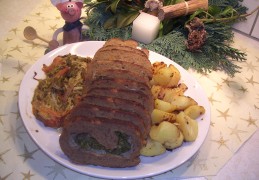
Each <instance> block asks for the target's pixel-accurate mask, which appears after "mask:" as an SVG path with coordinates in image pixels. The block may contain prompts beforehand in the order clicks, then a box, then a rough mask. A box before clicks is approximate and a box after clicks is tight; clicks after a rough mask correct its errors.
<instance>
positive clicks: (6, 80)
mask: <svg viewBox="0 0 259 180" xmlns="http://www.w3.org/2000/svg"><path fill="white" fill-rule="evenodd" d="M9 79H10V77H2V79H1V80H0V81H2V82H3V83H5V82H8V81H9Z"/></svg>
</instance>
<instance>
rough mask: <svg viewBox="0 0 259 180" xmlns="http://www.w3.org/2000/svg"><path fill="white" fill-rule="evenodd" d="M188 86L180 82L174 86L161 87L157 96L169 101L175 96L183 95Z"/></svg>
mask: <svg viewBox="0 0 259 180" xmlns="http://www.w3.org/2000/svg"><path fill="white" fill-rule="evenodd" d="M187 89H188V87H187V86H186V85H185V84H184V83H181V84H179V85H178V86H177V87H176V88H161V89H160V92H159V93H158V98H160V99H163V100H164V101H166V102H171V101H172V100H173V98H174V97H175V96H183V95H184V92H185V91H186V90H187Z"/></svg>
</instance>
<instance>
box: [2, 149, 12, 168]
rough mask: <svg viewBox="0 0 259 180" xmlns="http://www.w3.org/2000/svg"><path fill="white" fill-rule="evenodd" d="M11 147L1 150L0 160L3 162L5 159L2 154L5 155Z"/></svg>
mask: <svg viewBox="0 0 259 180" xmlns="http://www.w3.org/2000/svg"><path fill="white" fill-rule="evenodd" d="M10 150H11V149H7V150H5V151H3V152H1V153H0V162H3V163H4V164H5V161H4V159H3V155H5V154H6V153H7V152H8V151H10Z"/></svg>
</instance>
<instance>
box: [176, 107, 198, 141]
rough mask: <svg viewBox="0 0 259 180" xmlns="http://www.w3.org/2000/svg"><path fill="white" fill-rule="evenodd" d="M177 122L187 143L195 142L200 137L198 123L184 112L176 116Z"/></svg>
mask: <svg viewBox="0 0 259 180" xmlns="http://www.w3.org/2000/svg"><path fill="white" fill-rule="evenodd" d="M176 122H177V123H178V127H179V129H180V130H181V132H182V133H183V136H184V140H185V141H195V139H196V138H197V136H198V123H197V121H195V120H193V119H192V118H190V117H189V116H187V115H186V114H185V113H184V112H183V111H181V112H180V113H179V114H177V116H176Z"/></svg>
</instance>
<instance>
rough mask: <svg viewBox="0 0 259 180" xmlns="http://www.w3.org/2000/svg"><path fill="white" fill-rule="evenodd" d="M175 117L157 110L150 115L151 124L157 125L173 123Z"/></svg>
mask: <svg viewBox="0 0 259 180" xmlns="http://www.w3.org/2000/svg"><path fill="white" fill-rule="evenodd" d="M175 119H176V115H175V114H173V113H168V112H165V111H162V110H159V109H154V110H153V111H152V113H151V120H152V124H159V123H161V122H162V121H169V122H175Z"/></svg>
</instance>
